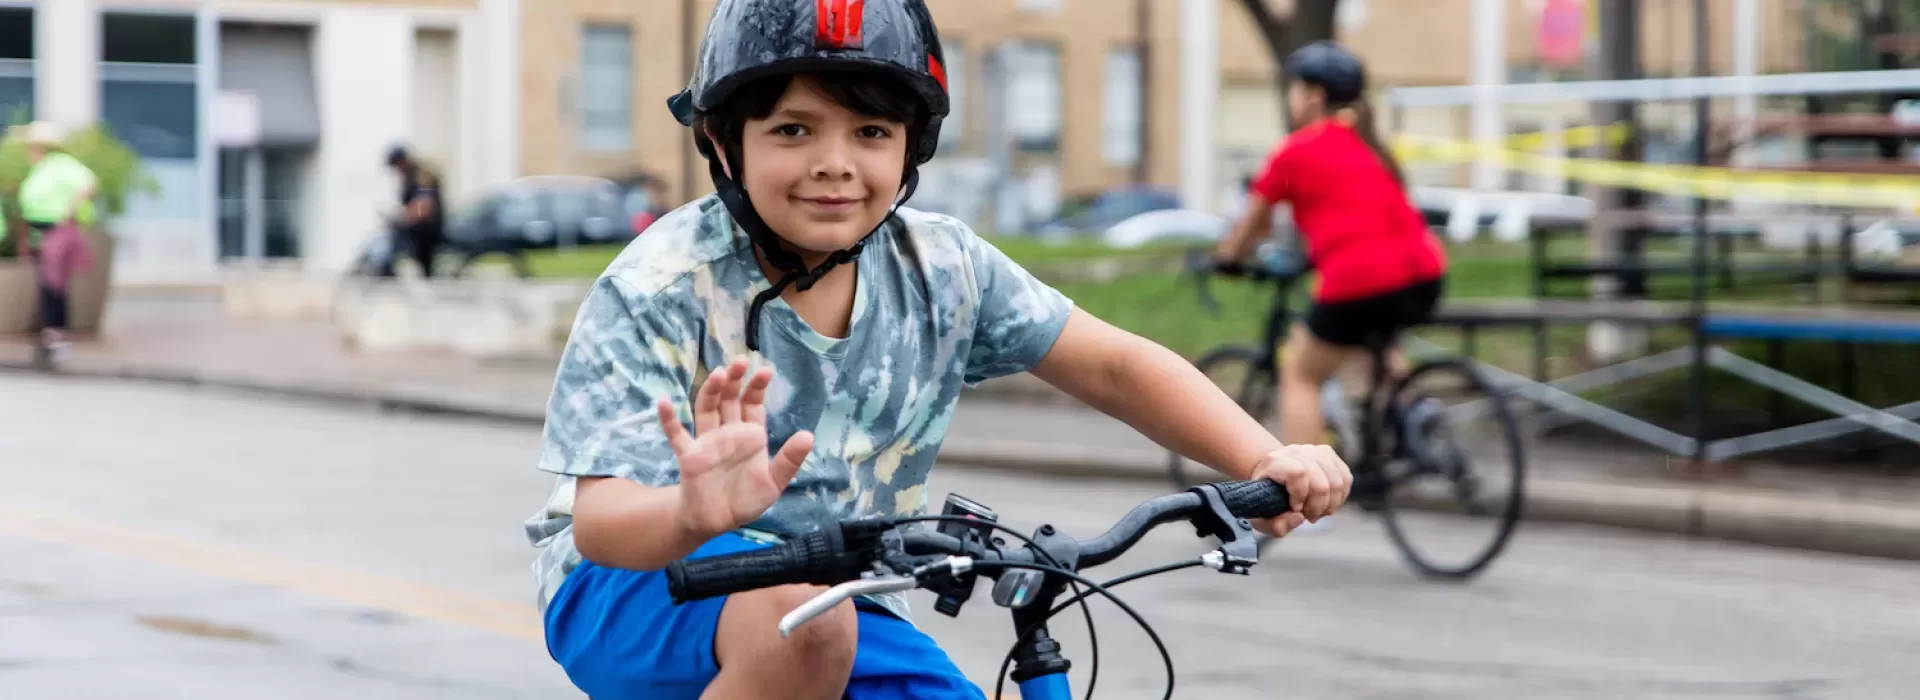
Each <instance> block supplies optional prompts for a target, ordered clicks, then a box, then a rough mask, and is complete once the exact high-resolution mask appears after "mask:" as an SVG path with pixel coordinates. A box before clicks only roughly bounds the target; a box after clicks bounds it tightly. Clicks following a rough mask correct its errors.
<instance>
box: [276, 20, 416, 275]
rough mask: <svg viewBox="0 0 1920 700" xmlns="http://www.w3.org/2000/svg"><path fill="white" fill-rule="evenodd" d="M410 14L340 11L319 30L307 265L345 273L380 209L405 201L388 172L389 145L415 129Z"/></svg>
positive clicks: (379, 224)
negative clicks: (316, 120) (317, 136)
mask: <svg viewBox="0 0 1920 700" xmlns="http://www.w3.org/2000/svg"><path fill="white" fill-rule="evenodd" d="M413 37H414V26H413V20H412V18H410V17H408V16H406V15H404V14H399V13H393V12H387V11H383V10H378V9H365V10H362V9H335V10H332V11H330V12H328V13H327V14H326V15H325V16H324V17H323V18H322V19H321V21H320V24H319V25H318V26H317V27H315V29H314V34H313V46H314V90H315V93H316V94H315V97H316V98H317V100H318V103H319V109H320V124H321V125H322V129H323V130H324V133H322V135H321V137H320V148H319V149H318V150H317V151H316V152H315V153H314V158H315V164H314V167H313V169H312V170H311V171H310V177H313V178H314V179H315V180H316V182H315V185H314V187H313V188H312V189H311V190H309V192H310V193H311V195H312V197H313V198H312V199H310V200H308V201H307V202H306V203H305V206H306V207H308V208H311V209H315V210H318V212H319V214H318V215H317V216H315V217H310V218H309V219H308V222H307V225H308V226H310V227H311V228H309V229H308V230H307V231H306V233H305V240H304V241H303V243H304V244H305V248H306V254H305V255H304V256H303V257H304V258H305V263H306V265H307V267H308V269H310V270H314V271H323V272H334V271H339V270H344V269H346V268H347V266H348V265H350V264H351V263H352V262H353V260H354V259H355V257H357V256H358V254H359V252H360V249H361V247H362V246H364V245H365V244H366V243H367V241H368V240H369V238H370V237H371V236H374V235H377V234H378V233H379V232H381V231H383V230H384V222H383V221H382V220H381V218H380V216H379V213H380V212H386V211H392V210H394V209H396V208H397V207H398V206H399V202H398V197H399V189H398V187H399V182H398V181H397V180H395V179H394V178H393V176H392V175H391V174H390V173H389V172H388V171H387V169H386V167H385V164H384V162H383V159H384V158H385V157H386V153H387V149H389V148H392V147H393V146H394V144H397V143H402V142H403V141H404V140H405V139H406V136H407V132H408V131H409V130H411V128H412V126H413V112H412V99H411V98H410V97H409V96H410V94H411V93H412V86H413V61H414V47H413V43H414V42H413Z"/></svg>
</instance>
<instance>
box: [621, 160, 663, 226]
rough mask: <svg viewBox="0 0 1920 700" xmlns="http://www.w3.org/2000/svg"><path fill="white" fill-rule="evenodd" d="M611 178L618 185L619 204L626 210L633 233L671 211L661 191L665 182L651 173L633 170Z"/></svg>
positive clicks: (650, 224)
mask: <svg viewBox="0 0 1920 700" xmlns="http://www.w3.org/2000/svg"><path fill="white" fill-rule="evenodd" d="M611 179H612V180H613V182H614V184H616V185H619V186H620V206H621V208H623V209H625V210H626V212H627V219H628V220H629V221H631V222H632V224H633V231H634V233H635V234H640V233H645V232H646V230H647V227H648V226H652V225H653V222H655V221H658V220H659V219H660V217H662V216H666V214H667V212H668V211H671V208H669V207H668V206H667V205H666V195H665V194H664V192H663V189H664V188H665V187H666V183H664V182H662V181H661V180H660V178H659V177H657V176H655V175H654V174H653V173H649V172H647V171H644V170H635V171H633V172H630V173H626V174H623V175H618V176H615V177H613V178H611Z"/></svg>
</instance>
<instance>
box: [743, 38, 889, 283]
mask: <svg viewBox="0 0 1920 700" xmlns="http://www.w3.org/2000/svg"><path fill="white" fill-rule="evenodd" d="M740 146H741V151H742V155H743V156H745V158H744V160H745V168H746V171H747V172H746V177H744V178H740V177H739V175H738V174H735V177H736V178H737V179H739V181H740V183H741V185H742V186H744V187H745V188H746V190H747V196H748V197H750V198H752V200H753V208H754V210H755V211H757V212H759V213H760V218H761V219H763V220H765V221H766V222H767V225H768V226H770V227H772V228H773V231H774V232H775V233H777V234H779V235H780V238H781V240H783V241H786V242H787V243H789V244H791V245H793V246H794V247H796V248H799V249H800V251H796V252H802V254H803V257H820V256H824V255H825V254H828V253H832V252H833V251H836V250H841V249H844V248H847V247H849V246H851V245H853V244H854V243H855V242H857V241H859V240H860V239H861V238H862V237H864V236H866V235H867V234H868V233H869V232H871V231H873V229H874V227H875V226H879V225H880V220H881V219H882V218H884V217H886V215H887V211H888V210H889V209H891V208H892V207H893V199H894V197H895V196H896V195H897V194H898V193H899V192H900V180H901V177H902V174H903V173H904V172H905V170H906V164H907V125H905V124H901V123H899V122H893V121H888V120H886V119H880V118H873V117H863V116H860V115H859V114H856V113H854V112H853V111H852V110H849V109H847V108H845V107H842V106H840V105H839V104H837V103H835V102H834V101H833V100H832V99H831V98H829V97H827V95H826V94H825V93H823V92H821V91H820V83H819V82H818V81H817V79H815V78H814V77H812V76H800V77H797V78H795V79H794V80H793V81H792V83H791V84H789V85H788V87H787V92H786V94H785V95H782V96H781V97H780V101H779V102H777V103H775V104H774V108H773V112H772V113H771V114H769V115H767V118H766V119H750V120H747V122H746V128H745V129H744V130H743V131H742V133H741V144H740ZM807 252H811V253H815V254H817V255H814V256H807V255H805V253H807ZM809 264H812V261H811V260H810V261H809Z"/></svg>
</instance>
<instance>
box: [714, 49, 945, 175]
mask: <svg viewBox="0 0 1920 700" xmlns="http://www.w3.org/2000/svg"><path fill="white" fill-rule="evenodd" d="M812 75H814V76H815V77H816V78H817V79H818V85H819V86H820V91H821V92H823V93H825V94H826V96H827V99H829V100H832V101H833V103H834V104H837V105H840V106H841V107H845V108H847V109H848V110H849V111H852V112H853V113H854V114H858V115H860V116H862V117H866V118H869V119H885V120H887V121H891V122H899V123H901V124H905V125H907V133H906V134H905V136H906V143H907V144H908V148H912V144H915V143H918V139H919V138H920V132H921V130H923V129H925V128H926V127H927V117H928V115H927V113H926V112H927V110H926V106H925V103H924V102H923V101H922V100H921V99H920V98H919V96H918V94H917V93H915V92H914V91H913V88H912V87H910V86H908V85H907V84H906V83H905V82H903V81H901V80H899V79H896V78H894V77H892V76H889V75H885V74H880V73H861V72H855V71H846V72H838V71H837V72H834V73H830V74H818V73H816V74H812ZM797 77H799V76H797V75H776V76H772V77H768V78H761V79H759V80H755V81H753V82H750V83H747V84H745V85H742V86H740V89H739V90H738V91H735V92H734V93H733V96H732V97H730V98H728V99H727V101H726V103H725V104H724V105H722V106H721V107H720V108H719V109H715V110H713V111H711V112H704V113H701V114H698V115H695V116H694V121H693V130H694V131H693V133H694V134H696V135H698V134H702V133H711V134H713V138H714V145H716V146H719V147H720V149H721V150H722V152H724V153H726V154H727V155H728V158H729V160H733V159H738V158H740V142H741V140H742V138H743V135H744V133H745V131H746V128H747V122H748V121H749V120H754V119H765V118H767V117H768V116H769V115H771V114H773V108H774V106H775V105H777V104H779V102H780V98H781V97H782V96H784V95H786V94H787V88H788V87H789V86H791V85H792V84H793V80H794V78H797ZM908 167H912V159H911V158H909V159H908ZM735 177H738V174H737V173H736V174H735Z"/></svg>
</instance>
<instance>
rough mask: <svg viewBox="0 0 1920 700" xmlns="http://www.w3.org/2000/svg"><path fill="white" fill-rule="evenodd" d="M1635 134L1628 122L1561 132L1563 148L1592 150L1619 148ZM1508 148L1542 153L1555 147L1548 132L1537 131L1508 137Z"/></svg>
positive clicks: (1575, 128) (1582, 127)
mask: <svg viewBox="0 0 1920 700" xmlns="http://www.w3.org/2000/svg"><path fill="white" fill-rule="evenodd" d="M1632 133H1633V127H1631V126H1628V125H1627V123H1626V122H1615V123H1613V124H1608V125H1606V126H1576V127H1573V128H1571V129H1566V130H1563V131H1561V132H1560V146H1561V147H1563V148H1592V147H1594V146H1598V145H1600V144H1602V143H1605V144H1607V145H1610V146H1617V145H1620V144H1621V143H1624V142H1626V140H1627V136H1628V135H1630V134H1632ZM1506 140H1507V148H1510V149H1513V150H1516V151H1540V150H1545V149H1546V148H1548V147H1549V146H1551V145H1553V144H1552V142H1551V141H1549V136H1548V134H1547V132H1544V131H1536V132H1533V133H1529V134H1514V135H1512V136H1508V137H1507V139H1506Z"/></svg>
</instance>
